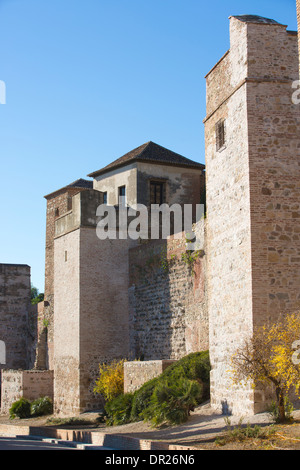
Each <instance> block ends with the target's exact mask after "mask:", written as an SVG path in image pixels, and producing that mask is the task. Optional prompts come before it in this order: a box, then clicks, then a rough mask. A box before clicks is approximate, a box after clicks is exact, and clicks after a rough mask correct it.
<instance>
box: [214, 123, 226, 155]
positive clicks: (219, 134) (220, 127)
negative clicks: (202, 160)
mask: <svg viewBox="0 0 300 470" xmlns="http://www.w3.org/2000/svg"><path fill="white" fill-rule="evenodd" d="M225 137H226V136H225V120H224V119H220V121H218V122H217V124H216V142H217V150H221V148H222V147H224V145H225Z"/></svg>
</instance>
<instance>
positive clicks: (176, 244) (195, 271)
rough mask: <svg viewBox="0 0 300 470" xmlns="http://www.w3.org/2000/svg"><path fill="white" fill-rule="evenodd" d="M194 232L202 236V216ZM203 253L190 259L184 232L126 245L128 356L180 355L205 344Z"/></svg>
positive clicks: (204, 262)
mask: <svg viewBox="0 0 300 470" xmlns="http://www.w3.org/2000/svg"><path fill="white" fill-rule="evenodd" d="M197 232H198V237H199V238H198V239H199V240H200V237H201V238H202V240H204V221H202V222H200V223H199V227H198V230H197ZM201 246H202V245H201ZM204 253H205V252H204V251H203V252H202V251H201V254H200V253H199V257H198V258H197V259H196V261H195V262H192V263H189V260H188V257H187V256H188V254H187V252H186V238H185V235H184V234H183V237H182V238H180V239H174V238H173V237H170V238H168V240H158V241H150V242H149V243H146V244H142V245H140V246H138V247H136V248H133V249H131V250H130V252H129V265H130V287H129V295H130V318H129V320H130V357H131V358H132V359H138V358H141V359H143V360H146V361H152V360H159V359H180V358H181V357H183V356H185V355H186V354H189V353H191V352H195V351H201V350H206V349H208V318H207V305H206V289H205V276H206V257H205V255H204ZM182 256H183V258H182Z"/></svg>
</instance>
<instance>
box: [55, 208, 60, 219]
mask: <svg viewBox="0 0 300 470" xmlns="http://www.w3.org/2000/svg"><path fill="white" fill-rule="evenodd" d="M58 216H59V208H58V207H56V209H55V217H58Z"/></svg>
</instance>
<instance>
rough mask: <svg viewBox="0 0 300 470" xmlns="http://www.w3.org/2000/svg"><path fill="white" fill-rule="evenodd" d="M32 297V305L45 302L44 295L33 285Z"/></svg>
mask: <svg viewBox="0 0 300 470" xmlns="http://www.w3.org/2000/svg"><path fill="white" fill-rule="evenodd" d="M30 297H31V304H32V305H35V304H38V303H39V302H42V301H43V300H44V294H40V293H39V290H38V289H37V287H34V286H33V285H32V284H31V293H30Z"/></svg>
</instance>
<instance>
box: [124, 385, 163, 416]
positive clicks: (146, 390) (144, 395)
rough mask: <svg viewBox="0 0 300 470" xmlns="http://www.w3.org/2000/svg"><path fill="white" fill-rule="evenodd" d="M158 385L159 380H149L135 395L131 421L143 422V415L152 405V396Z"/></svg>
mask: <svg viewBox="0 0 300 470" xmlns="http://www.w3.org/2000/svg"><path fill="white" fill-rule="evenodd" d="M158 383H159V379H158V378H155V379H152V380H149V381H148V382H146V383H145V384H144V385H142V387H141V388H139V389H138V390H137V391H136V392H135V393H134V394H133V399H132V409H131V416H130V417H131V421H139V420H141V414H142V412H143V411H144V410H145V409H147V408H148V406H149V405H150V400H151V397H152V394H153V392H154V390H155V387H156V386H157V385H158Z"/></svg>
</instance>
